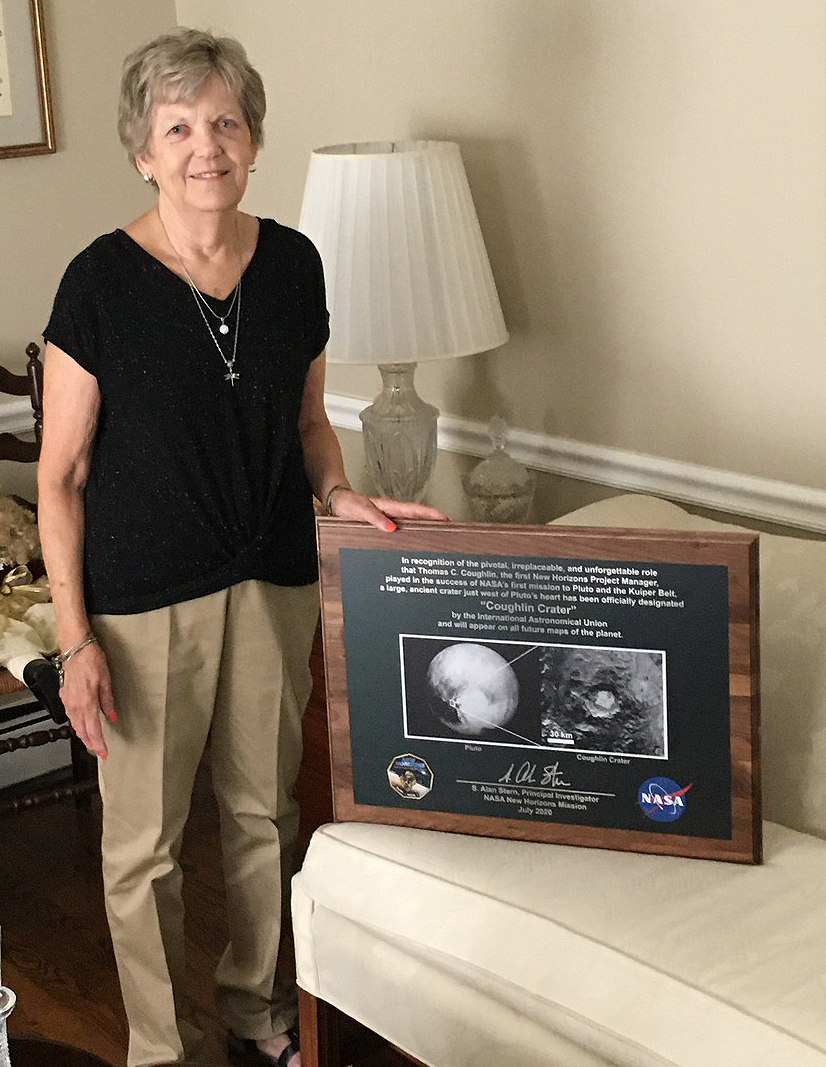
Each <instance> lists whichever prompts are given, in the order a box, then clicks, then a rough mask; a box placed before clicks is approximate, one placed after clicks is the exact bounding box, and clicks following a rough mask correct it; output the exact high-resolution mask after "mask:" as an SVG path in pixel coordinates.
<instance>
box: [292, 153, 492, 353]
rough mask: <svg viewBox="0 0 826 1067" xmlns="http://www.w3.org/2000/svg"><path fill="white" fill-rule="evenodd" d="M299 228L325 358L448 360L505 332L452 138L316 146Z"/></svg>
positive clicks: (481, 348) (486, 345) (485, 346)
mask: <svg viewBox="0 0 826 1067" xmlns="http://www.w3.org/2000/svg"><path fill="white" fill-rule="evenodd" d="M298 225H299V229H300V230H301V231H302V232H303V233H305V234H306V235H307V236H308V237H309V238H310V239H311V240H312V241H313V243H314V244H315V246H316V248H317V249H318V251H319V253H320V255H321V259H322V262H323V264H324V275H325V281H326V286H327V306H328V309H329V311H330V328H331V335H330V342H329V345H328V347H327V355H328V358H329V360H330V361H331V362H333V363H374V364H386V363H418V362H420V361H422V360H427V359H449V358H452V357H455V356H466V355H470V354H472V353H476V352H485V351H487V350H488V349H491V348H496V347H498V346H499V345H502V344H504V343H505V341H506V340H507V339H508V332H507V329H506V328H505V321H504V319H503V317H502V309H501V307H500V304H499V298H498V296H497V293H496V286H495V285H494V281H493V274H492V273H491V269H490V263H489V261H488V257H487V253H486V251H485V245H484V242H483V240H482V233H481V230H480V228H479V222H478V219H477V218H476V211H475V210H474V207H473V201H472V199H471V195H470V188H469V186H468V182H467V177H466V175H465V169H464V166H463V164H462V158H461V155H460V153H459V146H458V145H457V144H454V143H452V142H449V141H395V142H368V143H362V144H343V145H333V146H331V147H327V148H319V149H316V151H314V152H313V153H312V156H311V159H310V166H309V170H308V174H307V184H306V187H305V190H304V201H303V204H302V208H301V219H300V222H299V224H298Z"/></svg>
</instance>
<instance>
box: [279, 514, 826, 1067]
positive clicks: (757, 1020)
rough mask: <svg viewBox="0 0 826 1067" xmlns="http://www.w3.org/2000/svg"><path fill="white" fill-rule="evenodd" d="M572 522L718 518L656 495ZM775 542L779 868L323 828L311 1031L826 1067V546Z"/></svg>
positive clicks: (619, 1061)
mask: <svg viewBox="0 0 826 1067" xmlns="http://www.w3.org/2000/svg"><path fill="white" fill-rule="evenodd" d="M558 521H559V522H560V523H567V524H571V525H582V526H627V527H638V528H639V527H643V528H646V527H647V528H659V529H709V528H719V525H720V524H717V523H714V522H711V521H710V520H707V519H703V518H699V517H696V516H693V515H689V514H688V513H686V512H685V511H684V510H683V509H681V508H678V507H676V506H675V505H673V504H669V503H666V502H664V501H660V500H657V499H653V498H650V497H642V496H623V497H617V498H614V499H612V500H608V501H603V502H601V503H598V504H594V505H590V506H589V507H586V508H583V509H581V510H580V511H577V512H574V513H573V514H571V515H569V516H566V517H565V518H564V519H562V520H558ZM760 551H761V617H762V619H761V635H762V639H761V655H762V688H763V692H762V707H763V742H762V752H763V780H764V789H763V798H764V817H765V819H766V820H767V821H766V822H765V824H764V854H765V860H764V864H763V865H762V866H759V867H750V866H740V865H735V864H729V863H719V862H712V861H706V860H689V859H680V858H674V857H663V856H646V855H638V854H634V853H626V852H608V851H602V850H597V849H585V848H573V847H567V846H559V845H546V844H532V843H526V842H516V841H504V840H496V839H489V838H476V837H467V836H460V835H452V834H443V833H436V832H430V831H426V830H413V829H407V828H402V827H395V826H379V825H368V824H347V823H342V824H337V825H328V826H324V827H322V828H321V829H320V830H318V831H317V832H316V833H315V835H314V837H313V839H312V842H311V844H310V848H309V852H308V855H307V858H306V861H305V864H304V867H303V869H302V871H301V872H300V873H299V874H298V875H297V876H296V878H295V881H294V883H293V909H294V927H295V935H296V948H297V959H298V981H299V985H300V986H301V988H302V989H303V990H305V991H306V993H308V994H311V995H312V996H311V997H307V996H306V994H305V995H304V998H303V1000H304V1009H305V1010H304V1015H303V1017H302V1026H303V1027H304V1028H305V1029H309V1028H310V1027H311V1025H312V1021H313V1020H312V1012H311V1011H309V1010H308V1009H307V1004H308V1003H309V1004H311V1005H312V1004H316V1005H317V1004H318V1003H321V1004H328V1005H334V1006H335V1007H336V1008H338V1009H341V1011H343V1012H345V1013H346V1014H347V1015H350V1016H352V1017H354V1018H355V1019H357V1020H359V1021H360V1022H362V1023H364V1024H365V1025H366V1026H368V1027H369V1028H370V1029H372V1030H374V1031H376V1032H377V1033H379V1034H381V1035H383V1036H384V1037H386V1038H388V1039H390V1040H391V1041H392V1042H393V1043H394V1044H396V1045H398V1046H400V1047H401V1048H402V1049H404V1050H406V1051H407V1052H409V1053H411V1054H412V1055H414V1056H415V1057H417V1058H418V1059H420V1060H422V1061H424V1062H425V1063H426V1064H430V1065H432V1067H465V1065H467V1067H471V1065H472V1067H502V1064H504V1063H514V1064H518V1065H519V1067H607V1065H613V1067H665V1065H668V1067H716V1065H721V1067H722V1065H725V1067H826V899H824V898H826V543H821V542H815V541H806V540H804V539H801V538H791V537H778V536H770V535H761V550H760ZM313 997H314V998H318V1000H317V1001H313V999H312V998H313ZM308 1020H309V1022H308ZM316 1038H317V1035H316V1034H314V1033H307V1034H306V1042H305V1043H306V1046H307V1052H306V1053H305V1055H304V1062H305V1067H315V1063H316V1062H318V1063H321V1064H323V1065H325V1067H326V1062H327V1061H326V1060H325V1056H327V1053H325V1047H326V1046H325V1044H324V1042H323V1041H322V1042H321V1044H320V1045H319V1043H318V1041H317V1040H316ZM328 1059H329V1057H328Z"/></svg>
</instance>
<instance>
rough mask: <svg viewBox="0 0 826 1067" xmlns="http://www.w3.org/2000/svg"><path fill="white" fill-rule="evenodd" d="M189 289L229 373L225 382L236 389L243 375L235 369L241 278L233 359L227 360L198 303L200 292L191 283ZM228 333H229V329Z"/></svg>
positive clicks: (238, 285)
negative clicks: (236, 384)
mask: <svg viewBox="0 0 826 1067" xmlns="http://www.w3.org/2000/svg"><path fill="white" fill-rule="evenodd" d="M181 266H182V267H183V263H182V264H181ZM184 270H186V267H184ZM188 280H189V279H188ZM189 288H190V289H191V290H192V295H193V296H194V297H195V306H196V307H197V308H198V310H199V311H200V312H201V318H202V319H203V320H204V323H205V325H206V328H207V329H208V330H209V336H210V337H211V338H212V342H213V344H214V345H215V347H216V348H217V349H218V355H219V356H220V357H221V359H222V360H223V361H224V365H225V366H226V368H227V373H226V374H225V375H224V381H225V382H229V383H230V385H231V386H232V387H233V389H234V388H235V383H236V382H237V381H238V379H239V378H240V377H241V375H240V374H239V373H238V372H237V371H236V369H235V356H236V353H237V351H238V326H239V324H240V322H241V279H240V278H239V279H238V284H237V285H236V287H235V295H236V296H237V297H238V314H237V315H236V316H235V337H234V338H233V341H232V358H231V359H227V357H226V356H225V355H224V350H223V348H221V346H220V344H219V343H218V338H217V337H216V336H215V334H214V333H213V332H212V327H211V326H210V324H209V319H208V318H207V317H206V315H205V314H204V309H203V308H202V307H201V304H200V302H199V301H198V297H197V293H198V290H197V289H196V288H195V286H194V285H193V284H192V282H191V281H190V282H189ZM227 314H229V312H227ZM222 325H223V324H222ZM220 328H221V327H220V326H219V327H218V329H219V330H220ZM227 332H229V327H227Z"/></svg>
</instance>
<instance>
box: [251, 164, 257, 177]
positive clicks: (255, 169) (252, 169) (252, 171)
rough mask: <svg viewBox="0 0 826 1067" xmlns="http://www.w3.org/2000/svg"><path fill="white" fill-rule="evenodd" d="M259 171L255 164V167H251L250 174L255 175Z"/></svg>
mask: <svg viewBox="0 0 826 1067" xmlns="http://www.w3.org/2000/svg"><path fill="white" fill-rule="evenodd" d="M257 170H258V167H256V165H255V164H254V163H253V165H252V166H251V167H250V174H254V173H255V171H257Z"/></svg>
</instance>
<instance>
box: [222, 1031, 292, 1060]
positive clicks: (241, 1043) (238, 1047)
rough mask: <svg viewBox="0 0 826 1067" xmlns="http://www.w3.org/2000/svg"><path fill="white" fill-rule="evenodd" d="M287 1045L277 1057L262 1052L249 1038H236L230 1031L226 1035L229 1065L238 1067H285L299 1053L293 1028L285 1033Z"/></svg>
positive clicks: (252, 1039)
mask: <svg viewBox="0 0 826 1067" xmlns="http://www.w3.org/2000/svg"><path fill="white" fill-rule="evenodd" d="M286 1033H287V1037H288V1038H289V1044H288V1045H287V1046H286V1047H285V1048H284V1049H282V1050H281V1052H280V1053H279V1054H278V1055H277V1056H270V1054H269V1053H268V1052H262V1051H261V1049H260V1048H259V1047H258V1045H257V1044H256V1042H255V1039H254V1038H251V1037H238V1035H237V1034H234V1033H233V1032H232V1030H230V1032H229V1033H228V1034H227V1054H228V1056H229V1059H230V1062H231V1063H237V1064H239V1067H287V1064H288V1063H289V1062H290V1060H291V1059H292V1057H293V1056H295V1054H296V1053H297V1052H298V1051H299V1048H298V1031H297V1030H296V1029H295V1028H294V1027H293V1028H291V1029H289V1030H287V1031H286Z"/></svg>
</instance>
